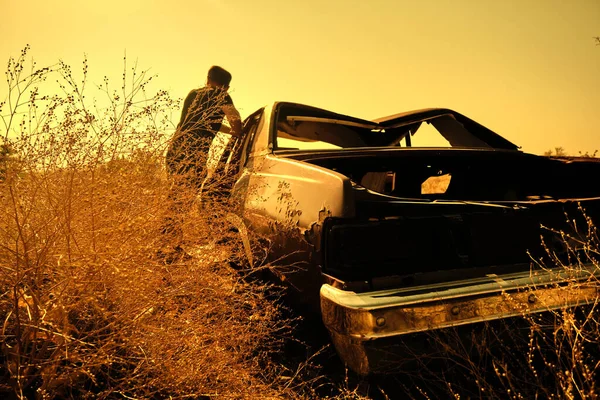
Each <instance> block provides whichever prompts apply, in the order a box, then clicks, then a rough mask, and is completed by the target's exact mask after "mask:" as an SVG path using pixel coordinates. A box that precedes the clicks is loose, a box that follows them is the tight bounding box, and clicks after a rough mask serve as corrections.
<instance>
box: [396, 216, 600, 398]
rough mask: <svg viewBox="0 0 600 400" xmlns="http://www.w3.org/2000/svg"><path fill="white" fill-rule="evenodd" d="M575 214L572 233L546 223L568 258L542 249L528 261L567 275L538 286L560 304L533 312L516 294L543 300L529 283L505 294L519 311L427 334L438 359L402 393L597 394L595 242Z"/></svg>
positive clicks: (599, 348)
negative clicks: (543, 252) (583, 299)
mask: <svg viewBox="0 0 600 400" xmlns="http://www.w3.org/2000/svg"><path fill="white" fill-rule="evenodd" d="M579 212H580V215H579V216H577V217H576V218H573V216H569V215H566V218H567V219H568V221H570V223H571V226H572V228H573V229H572V233H567V232H565V231H558V230H554V229H551V228H549V227H544V229H545V230H546V232H547V233H549V236H552V235H555V236H556V237H558V238H559V239H560V240H561V241H562V243H563V245H564V248H565V249H566V250H567V254H568V259H567V260H566V261H565V259H564V258H561V257H558V256H557V254H556V252H555V249H554V248H552V247H550V246H546V256H545V257H543V258H541V259H535V260H533V261H534V264H535V265H536V268H535V269H533V270H532V274H533V275H534V274H535V271H550V269H551V268H554V270H553V271H555V272H553V273H554V274H555V277H556V280H557V281H558V280H561V281H563V280H565V279H566V280H567V283H566V284H565V283H550V284H545V285H544V286H543V287H540V289H545V290H551V291H553V294H552V296H555V298H559V299H561V301H563V302H564V307H562V308H559V309H553V310H551V309H546V310H545V311H543V312H535V313H531V312H530V310H529V308H528V307H529V306H527V305H523V302H522V301H517V299H516V296H521V297H522V295H523V294H525V295H529V296H536V297H535V298H534V300H535V302H541V304H542V306H543V304H544V303H543V302H544V297H543V296H541V297H539V298H538V297H537V295H535V294H534V293H535V292H534V291H529V290H530V289H532V288H529V289H524V290H523V291H522V292H520V294H519V293H516V294H509V293H505V294H504V296H505V299H504V301H505V302H506V304H508V305H509V306H510V305H513V307H514V308H515V311H517V313H518V314H520V315H517V316H516V317H513V318H509V319H506V320H500V321H493V322H488V323H482V324H478V325H477V326H475V327H469V326H466V327H458V328H452V329H446V330H444V331H443V332H431V333H429V334H428V336H429V338H428V339H429V341H430V343H431V344H432V352H435V354H437V357H434V358H432V359H433V361H432V359H429V360H428V361H429V364H424V363H423V362H421V364H420V369H418V371H419V373H418V374H416V375H415V376H412V377H411V379H410V382H411V383H412V387H411V388H410V389H407V391H408V392H410V393H412V397H413V398H421V397H425V398H427V397H433V398H437V397H439V396H449V397H453V398H465V397H466V398H471V397H478V398H497V399H506V398H510V399H530V398H553V399H593V398H597V397H598V384H597V383H598V382H599V367H600V361H599V360H600V342H599V340H600V339H599V338H600V323H599V314H598V313H599V308H598V307H599V298H598V287H599V282H598V267H599V264H598V255H599V253H598V249H599V248H600V242H599V239H598V235H597V230H596V227H595V226H594V224H593V221H592V220H591V219H590V218H589V217H588V216H587V215H586V213H585V211H584V210H583V209H581V208H580V210H579ZM559 278H560V279H559ZM547 293H548V292H547ZM581 293H587V295H586V298H587V302H586V303H585V304H583V303H580V304H579V305H578V306H577V307H573V306H572V301H573V299H574V298H577V297H574V296H578V295H579V294H581ZM532 303H533V301H532ZM531 306H532V305H531ZM536 309H537V308H536ZM434 349H435V350H434ZM416 387H418V389H417V390H416V391H415V389H414V388H416ZM407 388H408V386H407Z"/></svg>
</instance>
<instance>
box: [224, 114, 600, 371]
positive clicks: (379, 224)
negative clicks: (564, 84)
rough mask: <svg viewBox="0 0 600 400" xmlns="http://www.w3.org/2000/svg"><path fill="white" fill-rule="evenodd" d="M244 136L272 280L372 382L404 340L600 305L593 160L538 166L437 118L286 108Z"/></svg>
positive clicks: (468, 125) (244, 162)
mask: <svg viewBox="0 0 600 400" xmlns="http://www.w3.org/2000/svg"><path fill="white" fill-rule="evenodd" d="M243 138H244V139H243V140H242V141H241V142H240V143H238V146H237V149H236V150H234V154H235V157H236V158H237V159H238V164H237V165H238V170H237V172H236V173H237V175H236V181H235V184H234V185H233V188H232V195H233V196H235V197H236V198H237V199H239V201H240V213H239V214H238V215H239V216H240V217H241V218H239V220H240V221H243V222H240V223H241V224H243V227H242V228H243V230H246V229H248V230H251V231H254V232H257V233H258V234H260V235H262V237H265V238H267V239H268V241H269V242H270V246H271V247H270V253H269V259H268V260H267V261H269V262H271V265H273V267H272V268H271V271H272V273H273V274H274V275H275V276H277V277H278V278H279V279H280V280H281V281H283V282H285V283H286V284H287V285H289V287H290V288H291V289H292V290H293V291H294V292H296V293H297V294H298V295H299V297H300V298H302V299H303V300H305V302H306V303H307V304H312V305H314V307H315V308H316V309H318V310H319V311H320V313H321V316H322V320H323V323H324V324H325V326H326V328H327V330H328V331H329V333H330V335H331V338H332V341H333V343H334V345H335V347H336V350H337V352H338V353H339V355H340V357H341V358H342V360H343V361H344V362H345V363H346V364H347V365H348V366H349V367H350V368H351V369H353V370H354V371H356V372H357V373H359V374H370V373H377V372H385V370H386V368H388V367H389V366H390V365H391V364H390V363H397V362H398V360H397V359H395V360H390V357H391V356H390V355H391V354H393V351H390V349H391V348H392V346H393V345H394V343H396V342H398V341H401V340H403V339H404V338H408V337H409V336H410V335H413V334H417V333H419V332H421V333H422V332H429V331H435V330H443V329H446V328H450V327H458V326H465V325H471V324H477V323H482V322H485V321H493V320H501V319H506V318H510V317H515V316H518V315H523V314H524V313H525V314H527V313H537V312H541V311H547V310H554V309H560V308H564V307H573V306H577V305H580V304H584V303H586V302H588V301H591V299H595V298H596V296H597V288H596V286H595V285H593V284H587V283H586V282H589V278H590V276H593V275H594V274H595V269H594V267H593V265H592V264H591V263H589V264H586V263H584V262H583V261H581V260H582V259H580V258H577V257H578V254H579V253H580V252H586V243H585V241H584V240H579V241H578V240H576V239H575V238H574V236H573V235H575V234H576V232H575V231H576V230H577V229H579V230H582V229H583V228H584V225H585V222H586V220H587V219H590V218H591V219H594V218H595V217H597V216H598V214H599V213H600V197H598V196H600V190H598V187H596V185H594V184H590V177H596V176H598V174H599V173H600V163H597V162H594V160H592V159H575V158H562V159H561V158H551V157H543V156H537V155H533V154H527V153H524V152H522V151H520V150H519V148H518V146H517V145H515V144H513V143H511V142H510V141H508V140H506V139H504V138H503V137H501V136H500V135H498V134H496V133H494V132H493V131H491V130H490V129H488V128H486V127H484V126H482V125H480V124H479V123H477V122H475V121H473V120H472V119H470V118H468V117H466V116H464V115H461V114H459V113H458V112H455V111H452V110H449V109H438V108H436V109H425V110H418V111H412V112H406V113H402V114H397V115H392V116H389V117H385V118H380V119H377V120H374V121H368V120H363V119H359V118H354V117H350V116H345V115H341V114H337V113H334V112H330V111H326V110H322V109H318V108H315V107H309V106H306V105H301V104H294V103H288V102H279V103H275V104H272V105H270V106H267V107H264V108H261V109H260V110H258V111H256V112H255V113H253V114H252V115H250V116H249V117H248V118H247V119H246V120H245V122H244V136H243ZM583 213H585V214H583ZM582 215H583V216H582ZM582 218H583V220H582ZM582 221H583V222H582ZM577 224H579V226H578V227H576V226H575V227H574V225H577ZM546 227H550V228H553V229H554V230H555V231H557V232H560V231H562V232H563V233H564V236H563V237H561V236H560V235H557V234H556V233H554V232H552V230H551V229H549V228H546ZM544 260H546V261H544ZM577 260H579V263H578V265H579V267H578V268H576V269H573V270H568V269H566V268H565V267H564V265H569V263H574V262H575V261H577ZM578 281H579V282H580V283H581V284H579V285H577V286H576V289H573V287H574V286H573V282H578Z"/></svg>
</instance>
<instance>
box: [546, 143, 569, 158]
mask: <svg viewBox="0 0 600 400" xmlns="http://www.w3.org/2000/svg"><path fill="white" fill-rule="evenodd" d="M544 155H545V156H546V157H550V156H554V157H565V156H567V151H566V150H565V148H564V147H562V146H561V147H555V148H554V150H552V149H550V150H548V151H545V152H544Z"/></svg>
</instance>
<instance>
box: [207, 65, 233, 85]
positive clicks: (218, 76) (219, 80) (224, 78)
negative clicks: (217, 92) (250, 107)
mask: <svg viewBox="0 0 600 400" xmlns="http://www.w3.org/2000/svg"><path fill="white" fill-rule="evenodd" d="M207 80H208V84H209V85H211V86H219V87H224V88H226V89H227V88H229V83H230V82H231V74H230V73H229V72H227V71H226V70H225V69H223V68H221V67H219V66H216V65H213V66H212V67H210V69H209V70H208V78H207Z"/></svg>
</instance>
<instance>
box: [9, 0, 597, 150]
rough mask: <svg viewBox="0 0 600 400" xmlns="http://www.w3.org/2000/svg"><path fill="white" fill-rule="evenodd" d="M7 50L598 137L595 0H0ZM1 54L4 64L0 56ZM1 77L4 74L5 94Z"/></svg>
mask: <svg viewBox="0 0 600 400" xmlns="http://www.w3.org/2000/svg"><path fill="white" fill-rule="evenodd" d="M0 10H2V18H1V21H2V22H1V23H0V37H1V40H0V61H1V62H3V63H4V62H6V60H7V59H8V57H9V56H18V55H19V52H20V50H21V49H22V48H23V47H24V46H25V44H27V43H28V44H30V45H31V52H30V55H31V56H33V57H34V58H35V60H36V61H37V63H38V65H47V64H53V63H54V62H56V60H58V59H59V58H60V59H63V60H64V61H65V62H67V63H70V64H72V65H73V67H74V68H75V67H79V66H80V65H81V61H82V60H83V56H84V54H87V57H88V60H89V65H90V77H91V80H92V81H94V82H98V83H100V82H101V80H102V77H103V76H104V75H108V76H111V77H116V79H117V80H118V79H119V76H120V71H122V59H123V54H124V53H125V52H126V54H127V58H128V59H129V60H137V61H138V65H139V66H140V68H142V69H150V70H151V72H152V73H155V74H158V84H157V85H158V86H157V88H160V89H167V90H169V91H170V92H171V94H172V95H173V96H174V97H177V98H180V97H185V95H186V94H187V93H188V91H189V90H190V89H192V88H194V87H199V86H201V85H203V83H204V81H205V76H206V71H207V69H208V68H209V67H210V66H211V65H213V64H217V65H221V66H223V67H224V68H226V69H228V70H229V71H230V72H232V74H233V81H232V84H231V86H232V89H231V92H232V97H233V100H234V102H235V104H236V105H237V106H238V108H239V109H240V112H241V114H242V116H244V117H245V116H247V115H248V114H250V113H251V112H253V111H254V110H255V109H257V108H259V107H261V106H263V105H264V104H266V103H268V102H270V101H274V100H288V101H294V102H300V103H307V104H310V105H314V106H318V107H323V108H326V109H330V110H332V111H337V112H340V113H344V114H351V115H354V116H357V117H361V118H366V119H373V118H377V117H382V116H386V115H390V114H395V113H398V112H402V111H406V110H412V109H419V108H426V107H447V108H452V109H455V110H457V111H459V112H461V113H463V114H466V115H467V116H470V117H471V118H473V119H475V120H476V121H478V122H480V123H482V124H483V125H486V126H488V127H490V128H491V129H492V130H494V131H496V132H498V133H499V134H501V135H503V136H505V137H506V138H507V139H509V140H510V141H512V142H514V143H516V144H519V145H521V146H522V147H523V150H525V151H529V152H533V153H542V152H543V151H545V150H547V149H550V148H552V147H556V146H563V147H565V148H566V149H567V151H569V152H571V153H576V152H577V151H593V150H595V149H599V150H600V46H596V44H595V42H594V39H593V37H594V36H600V0H571V1H565V0H562V1H561V0H502V1H498V0H429V1H427V0H423V1H416V0H415V1H404V0H370V1H358V0H346V1H341V0H329V1H328V0H320V1H316V0H303V1H283V0H277V1H275V0H252V1H248V0H194V1H187V0H171V1H165V0H144V1H139V0H118V1H117V0H103V1H97V0H91V1H89V2H86V1H80V0H44V1H42V0H19V1H15V0H0ZM2 65H5V64H2ZM4 95H5V88H4V87H2V86H0V97H2V98H3V97H4Z"/></svg>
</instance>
